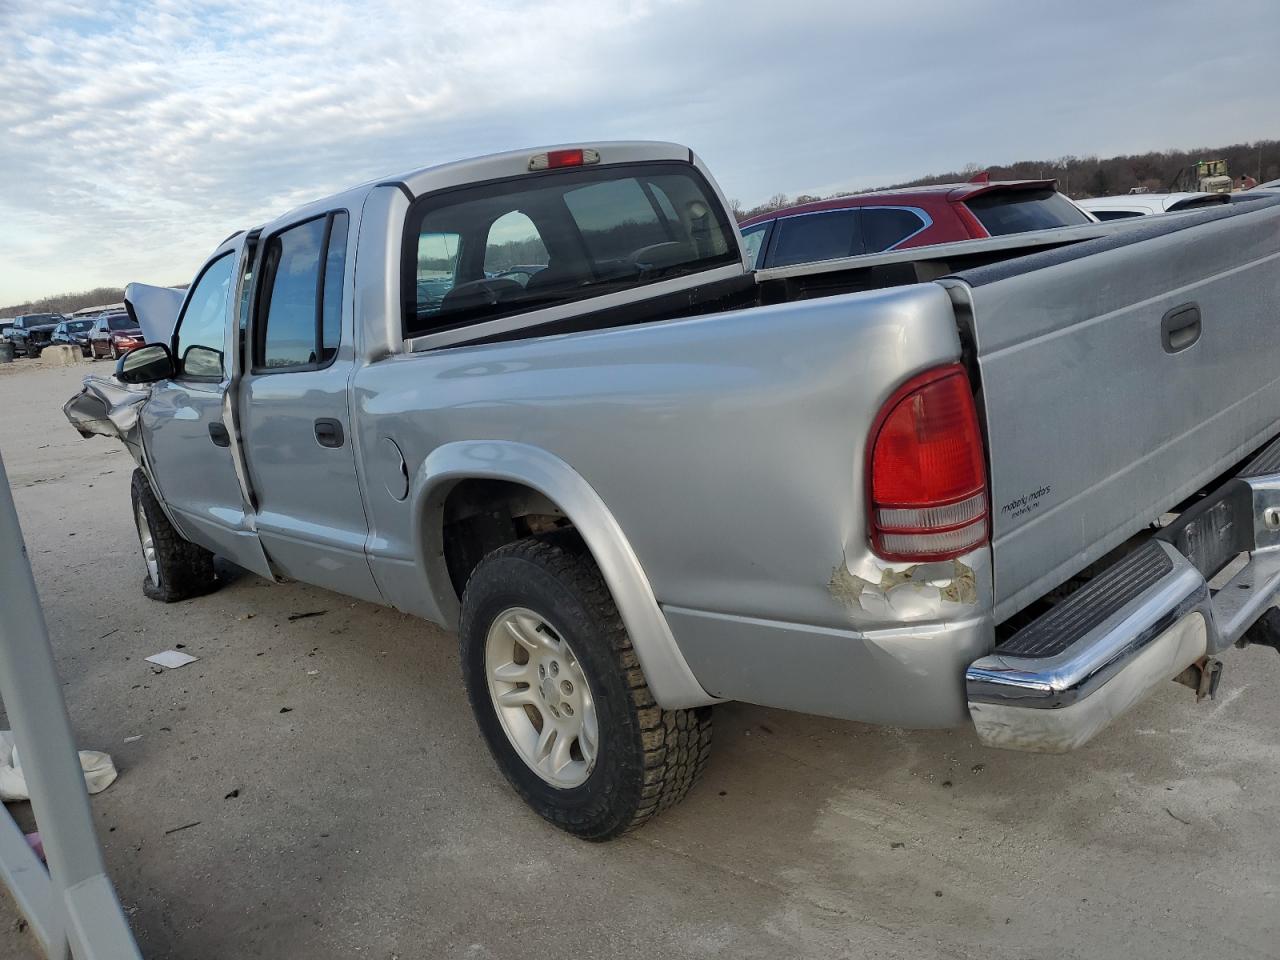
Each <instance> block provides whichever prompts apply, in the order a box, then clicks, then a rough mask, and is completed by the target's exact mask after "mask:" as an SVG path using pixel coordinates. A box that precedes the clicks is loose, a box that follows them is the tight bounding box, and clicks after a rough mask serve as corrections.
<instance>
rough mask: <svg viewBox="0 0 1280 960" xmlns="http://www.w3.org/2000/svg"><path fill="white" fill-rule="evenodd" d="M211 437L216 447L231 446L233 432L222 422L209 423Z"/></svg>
mask: <svg viewBox="0 0 1280 960" xmlns="http://www.w3.org/2000/svg"><path fill="white" fill-rule="evenodd" d="M209 439H210V440H212V441H213V445H214V446H215V447H229V446H231V434H230V433H228V432H227V428H226V427H225V426H224V425H223V424H221V423H211V424H209Z"/></svg>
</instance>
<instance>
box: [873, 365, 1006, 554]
mask: <svg viewBox="0 0 1280 960" xmlns="http://www.w3.org/2000/svg"><path fill="white" fill-rule="evenodd" d="M870 450H871V453H870V462H869V464H868V470H867V476H868V482H869V486H870V490H869V491H868V493H869V495H870V497H869V499H870V504H871V507H870V510H871V518H870V519H871V542H872V545H873V546H874V547H875V550H876V553H878V554H879V555H880V556H882V557H884V558H886V559H888V560H913V561H926V560H949V559H951V558H952V557H957V556H959V555H960V554H962V553H965V552H967V551H969V550H972V549H973V548H974V547H977V546H979V545H980V544H982V543H984V542H986V539H987V474H986V466H985V463H984V461H983V450H982V433H981V431H980V430H979V429H978V414H977V411H976V410H975V408H974V404H973V394H972V393H971V392H970V390H969V379H968V377H967V376H965V372H964V368H963V367H961V366H960V365H959V364H952V365H950V366H946V367H939V368H938V369H936V370H930V371H928V372H927V373H922V374H920V375H919V376H917V377H913V378H912V379H911V380H908V381H907V382H906V383H905V384H903V385H902V386H901V387H900V388H899V389H898V390H897V391H895V392H894V394H893V396H891V397H890V398H889V401H888V402H887V403H886V404H885V405H884V408H883V409H882V410H881V411H880V415H879V416H878V417H877V418H876V424H875V426H874V427H873V428H872V432H871V448H870Z"/></svg>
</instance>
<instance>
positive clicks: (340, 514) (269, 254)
mask: <svg viewBox="0 0 1280 960" xmlns="http://www.w3.org/2000/svg"><path fill="white" fill-rule="evenodd" d="M349 234H350V235H354V230H353V229H352V223H351V217H350V216H349V215H348V214H347V212H346V211H343V210H336V211H333V212H329V213H324V214H320V215H319V216H313V217H310V218H309V219H306V220H303V221H301V222H299V223H292V224H289V225H287V226H284V227H283V228H281V229H277V230H275V231H274V232H273V233H271V234H270V235H269V236H268V235H267V234H266V232H265V231H264V234H263V236H264V239H263V241H262V244H261V251H262V253H261V255H260V257H259V263H260V264H261V267H260V269H259V270H258V271H257V272H258V274H259V279H258V287H257V293H256V296H255V299H254V306H253V317H252V322H251V325H250V332H251V336H250V337H249V338H248V339H249V344H248V353H249V357H248V361H249V362H248V363H247V364H246V366H247V368H248V372H247V373H246V374H245V376H244V379H243V380H242V381H241V384H240V388H239V391H238V395H239V396H238V400H239V412H240V427H241V430H242V431H243V436H244V450H245V459H246V460H247V463H248V473H249V479H250V487H251V489H252V490H253V495H254V497H255V499H256V501H257V508H258V512H257V517H256V524H257V531H258V535H259V536H260V537H261V538H262V544H263V547H264V548H265V549H266V551H267V553H268V554H270V555H271V560H272V563H273V564H274V565H275V566H276V568H277V569H279V570H280V571H281V572H283V573H284V574H286V575H287V576H290V577H293V578H294V579H297V580H301V581H303V582H304V583H312V584H315V585H316V586H320V587H327V588H329V589H331V590H336V591H338V592H340V593H345V594H348V595H350V596H355V597H361V598H364V599H366V600H373V601H380V600H381V594H380V593H379V591H378V588H377V585H376V584H375V582H374V579H373V574H372V572H371V571H370V569H369V561H368V558H367V557H366V556H365V539H366V537H367V536H368V533H369V526H368V523H367V521H366V520H365V515H364V501H363V500H362V498H361V493H360V486H359V482H358V481H357V479H356V461H355V455H354V453H353V451H352V436H351V433H352V431H351V417H350V411H349V410H348V404H347V383H348V380H349V379H350V376H351V372H352V369H353V365H354V362H355V348H354V344H353V340H354V338H353V322H352V314H353V311H354V297H353V296H352V293H351V289H352V280H353V278H354V274H355V265H354V258H353V257H349V256H347V251H348V249H350V247H351V246H353V245H354V244H349V242H348V235H349Z"/></svg>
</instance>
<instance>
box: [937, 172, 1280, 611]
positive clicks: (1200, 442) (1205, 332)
mask: <svg viewBox="0 0 1280 960" xmlns="http://www.w3.org/2000/svg"><path fill="white" fill-rule="evenodd" d="M942 282H943V284H944V285H945V286H947V288H948V289H949V291H950V293H951V295H952V300H953V302H954V303H955V304H956V307H957V312H958V316H959V317H960V318H961V322H962V324H963V325H964V327H965V330H964V334H965V339H966V340H967V341H969V342H971V344H972V350H973V352H974V355H975V356H974V359H975V361H976V367H977V370H978V372H979V376H980V384H981V386H980V390H981V393H980V400H981V404H982V408H983V413H984V415H985V419H986V433H987V441H988V452H989V456H990V471H991V478H990V484H991V511H992V547H993V555H994V577H995V604H996V606H995V616H996V619H997V620H998V621H999V620H1001V619H1004V618H1006V617H1008V616H1010V615H1011V614H1013V613H1015V612H1016V611H1018V610H1020V609H1022V608H1023V607H1025V606H1027V604H1029V603H1030V602H1032V601H1033V600H1035V599H1036V598H1038V597H1040V596H1042V595H1044V594H1045V593H1046V592H1047V591H1049V590H1051V589H1053V588H1054V587H1056V586H1057V585H1059V584H1061V583H1063V582H1064V581H1066V580H1067V579H1068V578H1069V577H1071V576H1072V575H1074V574H1075V573H1077V572H1079V571H1080V570H1081V569H1083V568H1084V567H1085V566H1086V565H1088V564H1089V563H1091V562H1092V561H1094V560H1096V559H1098V558H1100V557H1102V556H1103V555H1104V554H1105V553H1107V552H1108V551H1110V550H1112V549H1113V548H1115V547H1117V546H1118V545H1119V544H1121V543H1123V542H1124V541H1125V540H1126V539H1127V538H1128V537H1130V536H1132V535H1133V534H1135V533H1137V532H1138V531H1140V530H1142V529H1143V528H1144V527H1147V526H1149V525H1151V524H1153V523H1154V522H1156V521H1157V520H1158V519H1159V517H1160V516H1161V514H1162V513H1164V512H1165V511H1168V510H1170V509H1172V508H1174V507H1175V506H1176V505H1178V504H1179V503H1181V502H1182V501H1184V500H1186V499H1187V498H1188V497H1190V496H1191V495H1193V494H1195V493H1196V492H1197V491H1198V490H1200V489H1202V488H1203V487H1204V486H1205V485H1206V484H1207V483H1209V481H1211V480H1212V479H1213V478H1215V477H1217V476H1218V475H1220V474H1222V473H1223V472H1224V471H1225V470H1227V468H1229V467H1230V466H1232V465H1233V464H1235V463H1237V462H1239V461H1240V460H1241V459H1243V458H1244V457H1246V456H1247V455H1248V454H1249V453H1250V452H1251V451H1253V450H1255V449H1257V448H1258V447H1259V446H1260V445H1262V443H1263V442H1264V441H1265V440H1267V439H1268V438H1269V437H1271V436H1273V435H1274V434H1275V433H1276V432H1277V431H1280V366H1278V365H1277V364H1276V363H1275V359H1274V354H1273V352H1272V351H1271V350H1270V349H1268V348H1270V347H1271V346H1272V344H1273V342H1274V341H1273V338H1274V336H1275V330H1276V303H1277V298H1278V297H1280V198H1277V199H1276V200H1266V201H1258V202H1255V203H1249V204H1240V205H1231V206H1221V207H1214V208H1211V209H1207V210H1205V211H1203V212H1197V213H1187V214H1182V215H1178V216H1171V217H1159V218H1151V219H1147V220H1143V221H1140V222H1139V223H1138V224H1136V225H1135V227H1134V228H1133V229H1129V230H1125V231H1121V232H1117V233H1114V234H1111V235H1110V236H1106V237H1099V238H1095V239H1091V240H1086V241H1084V242H1081V243H1077V244H1072V245H1070V246H1063V247H1059V248H1057V249H1053V250H1049V251H1045V252H1041V253H1036V254H1032V255H1030V256H1024V257H1021V258H1018V259H1014V260H1008V261H1005V262H1002V263H995V264H990V265H986V266H982V267H977V268H974V269H970V270H965V271H961V272H958V273H956V274H954V275H953V276H951V277H949V278H947V279H946V280H943V281H942ZM1197 324H1198V327H1197ZM1197 329H1198V336H1197V335H1195V334H1196V330H1197ZM1171 331H1173V333H1172V334H1171ZM1171 335H1172V336H1173V338H1174V340H1173V342H1170V336H1171Z"/></svg>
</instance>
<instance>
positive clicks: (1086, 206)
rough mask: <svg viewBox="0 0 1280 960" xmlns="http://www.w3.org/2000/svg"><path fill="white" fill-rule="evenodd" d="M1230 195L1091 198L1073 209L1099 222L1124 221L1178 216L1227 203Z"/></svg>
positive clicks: (1151, 194) (1128, 195)
mask: <svg viewBox="0 0 1280 960" xmlns="http://www.w3.org/2000/svg"><path fill="white" fill-rule="evenodd" d="M1230 202H1231V194H1229V193H1129V194H1125V195H1123V196H1119V197H1090V198H1089V199H1087V200H1077V201H1076V206H1078V207H1080V208H1081V209H1082V210H1087V211H1088V212H1089V213H1091V214H1093V215H1094V216H1095V217H1097V218H1098V219H1099V220H1123V219H1125V218H1127V217H1149V216H1152V215H1153V214H1157V213H1178V212H1180V211H1183V210H1195V209H1198V208H1200V207H1207V206H1212V205H1213V204H1215V203H1230Z"/></svg>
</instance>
